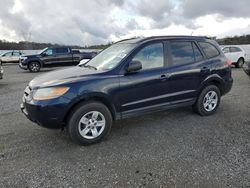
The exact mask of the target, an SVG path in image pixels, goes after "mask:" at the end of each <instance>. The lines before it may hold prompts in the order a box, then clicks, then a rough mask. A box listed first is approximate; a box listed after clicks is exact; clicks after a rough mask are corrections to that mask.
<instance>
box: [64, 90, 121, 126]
mask: <svg viewBox="0 0 250 188" xmlns="http://www.w3.org/2000/svg"><path fill="white" fill-rule="evenodd" d="M88 101H95V102H100V103H102V104H104V105H105V106H106V107H107V108H108V109H109V111H110V113H111V115H112V118H113V120H115V119H117V116H118V114H117V112H116V109H115V106H114V104H113V103H112V102H111V100H110V99H109V98H108V97H107V96H105V95H102V94H91V95H85V96H83V97H81V98H80V99H78V100H77V101H75V102H74V103H73V104H72V105H71V106H70V107H69V109H68V110H67V112H66V114H65V117H64V119H63V123H64V125H66V123H67V121H68V119H69V117H70V116H71V113H72V112H73V111H74V110H75V109H76V108H77V107H78V106H79V105H81V103H84V102H88Z"/></svg>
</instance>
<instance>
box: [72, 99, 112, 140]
mask: <svg viewBox="0 0 250 188" xmlns="http://www.w3.org/2000/svg"><path fill="white" fill-rule="evenodd" d="M93 111H95V112H99V113H100V114H101V115H103V117H104V120H105V122H106V123H105V126H104V128H103V130H102V132H101V131H100V135H98V136H97V137H95V138H85V137H84V136H82V135H81V132H80V129H82V132H83V131H84V130H85V129H87V128H88V127H87V126H88V125H86V124H83V123H80V120H81V119H82V118H83V117H84V116H85V115H87V114H88V113H91V112H93ZM98 118H100V117H99V116H98ZM88 120H89V121H92V120H90V119H88ZM89 121H88V123H89ZM93 126H94V125H93ZM111 127H112V115H111V113H110V111H109V109H108V108H107V107H106V106H105V105H104V104H102V103H99V102H95V101H91V102H84V103H81V104H79V105H78V106H77V107H76V108H75V109H74V110H73V111H72V112H71V115H70V117H69V120H68V123H67V129H68V132H69V135H70V138H71V139H72V140H73V141H74V142H76V143H77V144H79V145H90V144H93V143H97V142H100V141H101V140H102V139H103V138H105V137H106V136H107V135H108V134H109V132H110V130H111ZM93 129H94V128H92V129H91V128H89V132H88V134H89V135H85V136H91V135H92V136H94V134H93V132H92V131H93ZM98 129H99V128H98V127H97V126H96V127H95V130H98ZM101 129H102V128H101ZM97 132H98V131H97ZM82 134H83V133H82ZM98 134H99V133H98Z"/></svg>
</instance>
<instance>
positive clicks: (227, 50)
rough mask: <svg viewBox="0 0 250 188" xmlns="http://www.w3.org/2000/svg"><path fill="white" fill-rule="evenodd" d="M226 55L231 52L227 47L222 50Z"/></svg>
mask: <svg viewBox="0 0 250 188" xmlns="http://www.w3.org/2000/svg"><path fill="white" fill-rule="evenodd" d="M222 51H223V52H224V53H229V52H230V49H229V47H226V48H223V50H222Z"/></svg>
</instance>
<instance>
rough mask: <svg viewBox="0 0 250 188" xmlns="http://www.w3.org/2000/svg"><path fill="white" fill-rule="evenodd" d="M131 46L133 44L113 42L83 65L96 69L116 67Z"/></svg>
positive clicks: (132, 46)
mask: <svg viewBox="0 0 250 188" xmlns="http://www.w3.org/2000/svg"><path fill="white" fill-rule="evenodd" d="M133 48H134V44H125V43H119V44H114V45H112V46H110V47H109V48H107V49H105V50H103V51H102V52H101V53H100V54H98V55H97V56H95V57H94V58H93V59H91V60H90V61H89V62H88V63H86V64H85V65H84V66H85V67H93V68H95V69H96V70H111V69H113V68H114V67H116V66H117V65H118V64H119V63H120V62H121V60H123V59H124V58H125V57H126V56H127V54H128V53H129V52H130V51H131V50H132V49H133Z"/></svg>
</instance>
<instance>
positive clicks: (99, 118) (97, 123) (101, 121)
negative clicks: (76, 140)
mask: <svg viewBox="0 0 250 188" xmlns="http://www.w3.org/2000/svg"><path fill="white" fill-rule="evenodd" d="M105 125H106V121H105V117H104V115H103V114H102V113H100V112H97V111H92V112H88V113H87V114H85V115H84V116H83V117H82V118H81V119H80V121H79V124H78V129H79V133H80V134H81V136H82V137H84V138H86V139H94V138H97V137H98V136H100V135H101V134H102V132H103V130H104V128H105Z"/></svg>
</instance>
